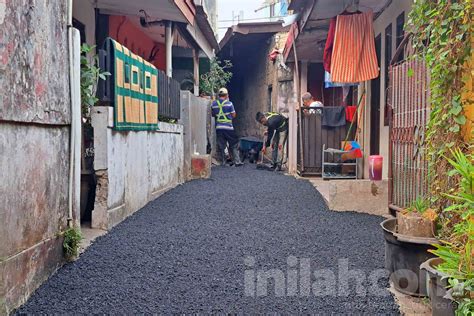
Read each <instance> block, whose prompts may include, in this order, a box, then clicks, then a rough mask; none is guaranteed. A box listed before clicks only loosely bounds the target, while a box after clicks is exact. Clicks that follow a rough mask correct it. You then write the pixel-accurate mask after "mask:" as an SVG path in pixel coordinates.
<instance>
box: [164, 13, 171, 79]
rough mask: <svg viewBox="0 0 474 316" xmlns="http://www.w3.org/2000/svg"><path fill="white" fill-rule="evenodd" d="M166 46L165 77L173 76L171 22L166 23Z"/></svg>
mask: <svg viewBox="0 0 474 316" xmlns="http://www.w3.org/2000/svg"><path fill="white" fill-rule="evenodd" d="M165 43H166V44H165V45H166V75H167V76H168V77H172V76H173V22H171V21H166V26H165Z"/></svg>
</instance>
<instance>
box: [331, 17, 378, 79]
mask: <svg viewBox="0 0 474 316" xmlns="http://www.w3.org/2000/svg"><path fill="white" fill-rule="evenodd" d="M378 76H379V66H378V61H377V55H376V52H375V40H374V28H373V13H372V12H371V11H369V12H365V13H361V14H353V15H339V16H338V17H337V23H336V32H335V38H334V47H333V51H332V57H331V79H332V81H333V82H338V83H354V82H362V81H367V80H371V79H374V78H377V77H378Z"/></svg>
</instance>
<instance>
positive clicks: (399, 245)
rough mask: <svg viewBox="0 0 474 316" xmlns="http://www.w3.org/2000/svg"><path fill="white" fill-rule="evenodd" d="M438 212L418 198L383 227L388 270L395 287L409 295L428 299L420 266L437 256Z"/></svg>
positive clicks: (383, 223)
mask: <svg viewBox="0 0 474 316" xmlns="http://www.w3.org/2000/svg"><path fill="white" fill-rule="evenodd" d="M436 220H437V215H436V212H435V211H434V210H433V209H431V208H430V207H429V202H428V201H427V200H426V199H423V198H421V197H420V198H418V199H417V200H416V201H415V202H413V203H412V205H411V206H410V207H409V208H407V209H405V210H403V211H401V212H399V213H398V214H397V217H396V218H390V219H387V220H385V221H383V222H382V223H381V226H382V229H383V231H384V237H385V268H386V269H387V270H388V271H389V272H390V274H391V275H390V281H391V282H392V283H393V285H394V287H395V288H396V289H397V290H398V291H400V292H402V293H404V294H408V295H413V296H426V295H427V289H426V274H425V273H420V270H419V269H420V265H421V264H422V263H423V262H425V261H426V260H428V259H430V258H433V257H434V255H433V254H432V253H430V252H429V250H433V249H435V248H434V246H433V244H436V243H437V242H438V241H437V239H436V238H435V235H436Z"/></svg>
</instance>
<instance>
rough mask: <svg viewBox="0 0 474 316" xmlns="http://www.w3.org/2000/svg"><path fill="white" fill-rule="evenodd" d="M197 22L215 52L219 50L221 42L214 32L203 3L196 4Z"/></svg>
mask: <svg viewBox="0 0 474 316" xmlns="http://www.w3.org/2000/svg"><path fill="white" fill-rule="evenodd" d="M196 23H197V25H198V27H199V29H200V30H201V33H202V34H203V36H204V37H205V38H206V40H207V42H208V43H209V44H210V46H211V47H212V48H213V49H214V50H215V52H217V51H219V43H218V42H217V38H216V34H214V30H213V29H212V27H211V24H210V23H209V19H208V17H207V13H206V12H205V10H204V7H203V6H202V5H196Z"/></svg>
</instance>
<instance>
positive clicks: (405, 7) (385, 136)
mask: <svg viewBox="0 0 474 316" xmlns="http://www.w3.org/2000/svg"><path fill="white" fill-rule="evenodd" d="M412 5H413V0H397V1H393V2H392V3H391V4H390V6H389V7H388V8H387V9H386V10H385V11H384V12H383V13H382V14H381V15H380V16H379V17H378V18H377V19H376V20H375V21H374V32H375V36H378V35H379V34H381V37H382V50H381V61H380V65H381V69H380V76H381V80H380V84H381V87H382V88H381V93H380V155H382V156H383V157H384V165H383V177H384V179H386V178H388V166H389V162H390V157H389V154H388V153H389V141H390V139H389V127H388V126H384V117H385V100H386V91H385V89H384V87H385V78H386V74H385V63H386V62H388V63H390V61H386V60H385V28H386V27H387V26H388V25H389V24H390V23H391V24H392V32H393V33H392V34H393V37H392V56H393V54H395V51H396V49H397V47H396V40H395V35H396V33H395V32H396V25H397V17H398V16H399V15H400V14H401V13H402V12H405V21H407V20H408V14H409V12H410V10H411V6H412ZM365 87H366V89H367V94H366V107H365V109H366V110H365V116H364V125H365V127H364V140H363V142H364V144H365V145H364V159H365V161H366V163H365V167H364V178H368V177H369V167H368V163H367V161H368V157H369V156H370V154H369V153H370V130H371V127H370V99H371V91H370V81H368V82H367V83H366V84H365Z"/></svg>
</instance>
